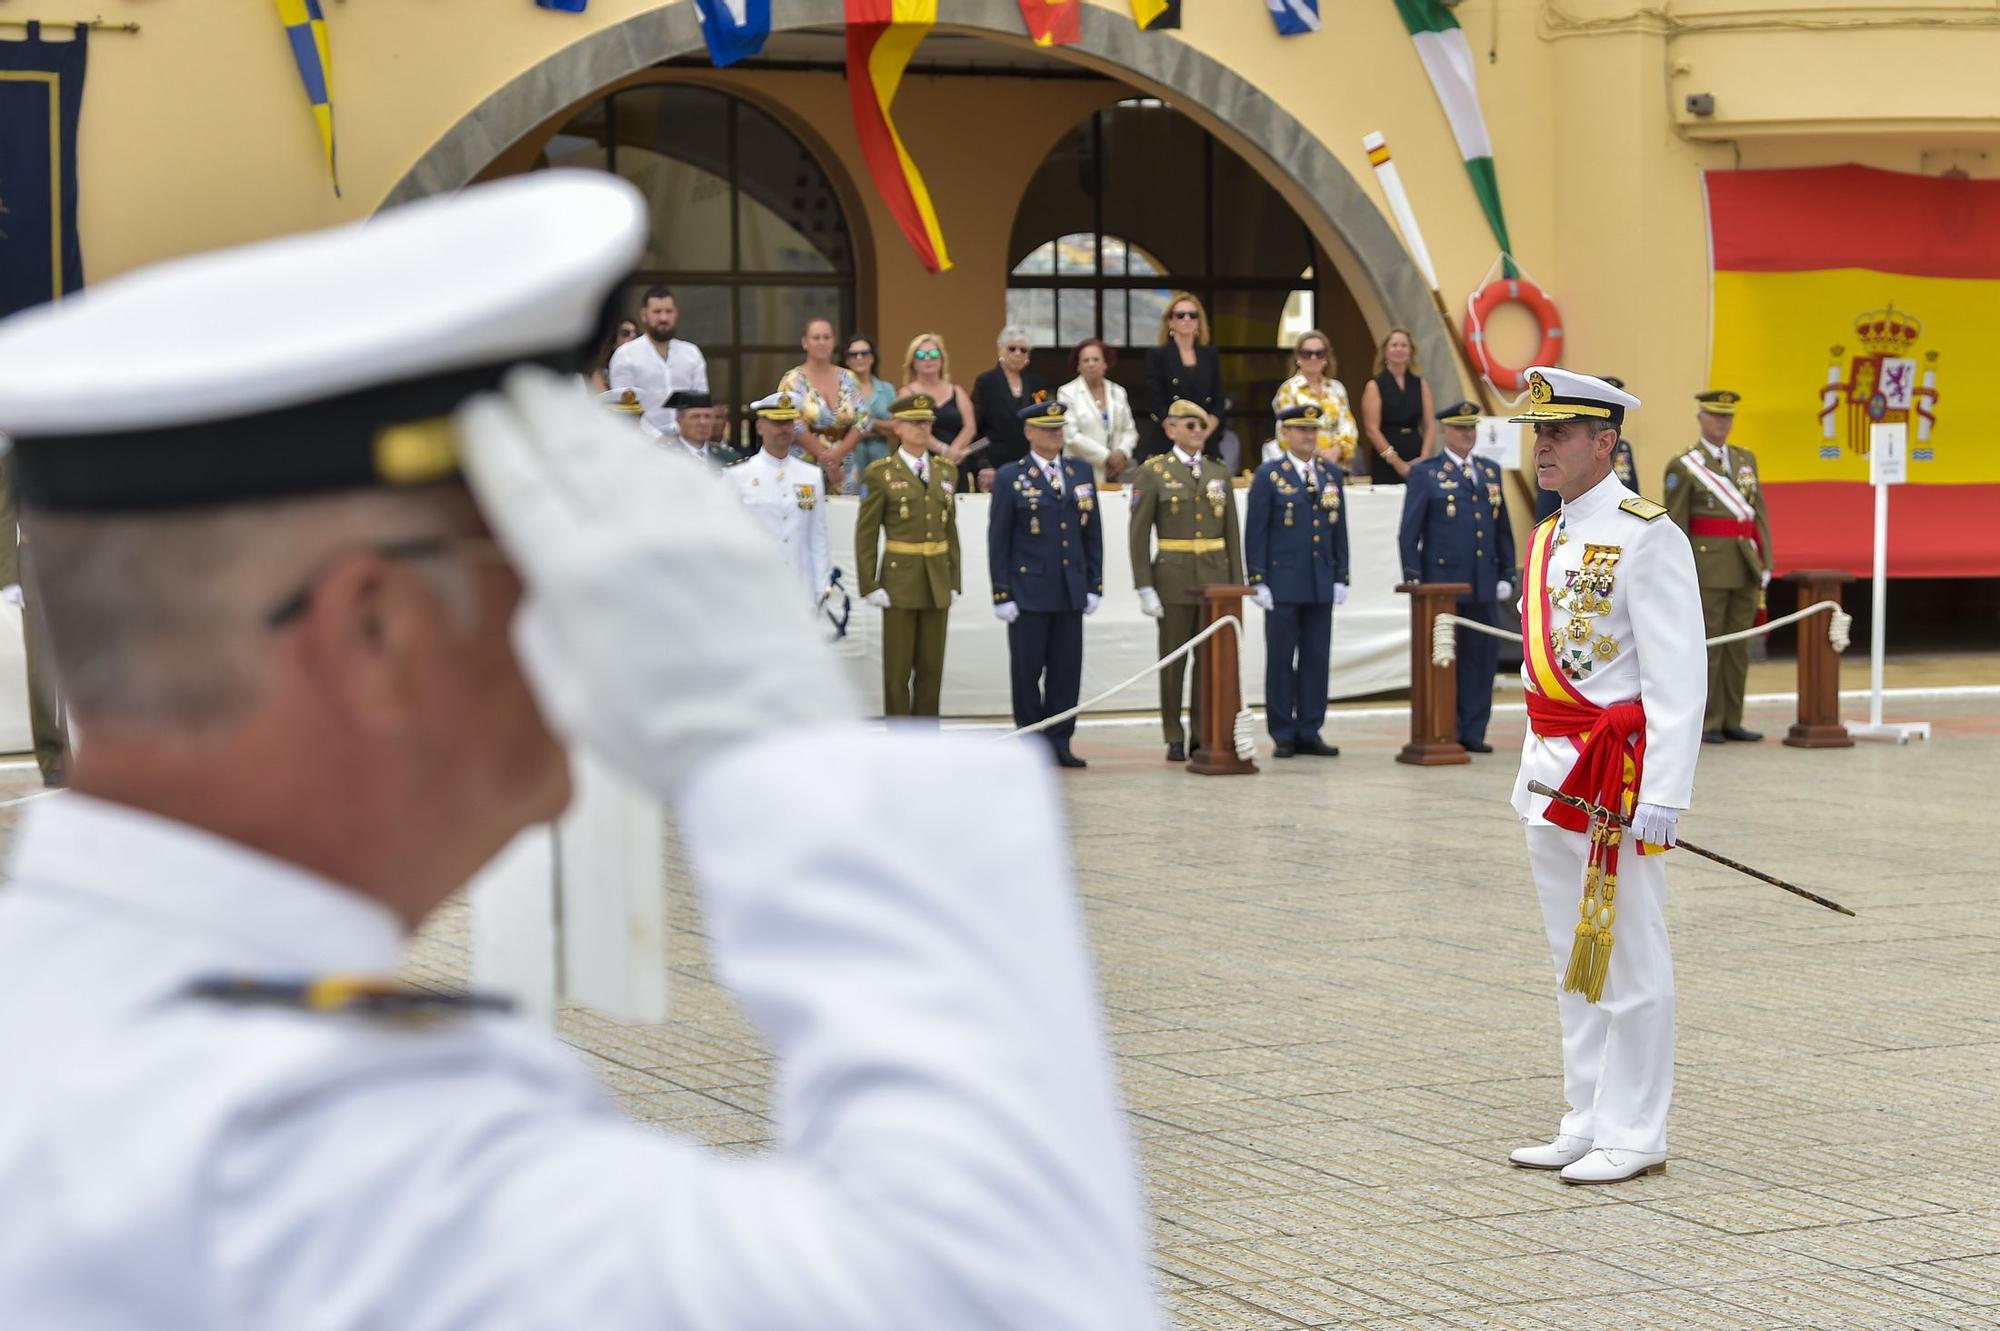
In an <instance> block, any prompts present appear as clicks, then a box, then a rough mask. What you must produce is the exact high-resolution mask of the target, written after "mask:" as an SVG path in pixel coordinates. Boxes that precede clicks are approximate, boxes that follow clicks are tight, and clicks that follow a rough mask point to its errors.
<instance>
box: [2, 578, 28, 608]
mask: <svg viewBox="0 0 2000 1331" xmlns="http://www.w3.org/2000/svg"><path fill="white" fill-rule="evenodd" d="M0 601H5V602H6V603H7V604H8V605H11V606H13V607H14V608H15V609H16V610H22V609H26V608H27V604H28V599H27V597H25V596H23V595H22V594H21V584H20V583H18V582H10V583H8V584H7V585H6V586H5V587H0Z"/></svg>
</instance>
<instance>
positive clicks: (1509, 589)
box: [1493, 578, 1514, 601]
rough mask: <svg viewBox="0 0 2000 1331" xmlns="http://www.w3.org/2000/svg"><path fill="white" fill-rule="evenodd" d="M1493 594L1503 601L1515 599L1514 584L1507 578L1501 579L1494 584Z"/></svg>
mask: <svg viewBox="0 0 2000 1331" xmlns="http://www.w3.org/2000/svg"><path fill="white" fill-rule="evenodd" d="M1493 595H1494V597H1495V599H1497V600H1501V601H1511V600H1513V599H1514V584H1513V583H1511V582H1509V581H1507V579H1505V578H1502V579H1500V581H1498V582H1496V583H1494V584H1493Z"/></svg>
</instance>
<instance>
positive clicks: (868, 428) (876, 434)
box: [840, 333, 896, 494]
mask: <svg viewBox="0 0 2000 1331" xmlns="http://www.w3.org/2000/svg"><path fill="white" fill-rule="evenodd" d="M845 347H846V350H844V351H842V352H841V353H840V363H841V364H842V366H844V367H845V368H846V370H847V372H848V373H849V374H851V375H853V376H854V382H855V383H856V384H858V385H859V386H860V388H861V400H862V401H863V402H866V403H867V404H868V424H866V425H864V426H863V427H862V428H861V442H860V443H858V444H856V445H855V446H854V452H853V453H852V454H851V455H850V456H849V457H848V459H847V475H848V484H847V487H846V488H845V489H844V490H843V491H842V493H843V494H859V493H860V492H861V485H860V478H861V477H862V476H864V475H866V474H867V472H868V464H869V463H871V462H873V461H875V460H876V459H877V458H885V457H888V456H889V449H890V447H891V446H892V445H891V441H892V440H893V439H894V437H895V433H894V432H895V423H894V422H893V421H892V420H890V418H889V407H890V405H891V404H892V403H894V402H895V400H896V390H895V389H893V388H891V387H890V386H889V381H888V380H886V379H878V378H876V377H875V359H876V358H875V339H874V338H872V337H870V336H868V334H866V333H849V334H848V335H847V341H846V343H845Z"/></svg>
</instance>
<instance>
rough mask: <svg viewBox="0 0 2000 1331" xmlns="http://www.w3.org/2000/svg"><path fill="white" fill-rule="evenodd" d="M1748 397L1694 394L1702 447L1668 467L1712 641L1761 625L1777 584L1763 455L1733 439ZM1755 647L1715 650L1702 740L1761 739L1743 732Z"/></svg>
mask: <svg viewBox="0 0 2000 1331" xmlns="http://www.w3.org/2000/svg"><path fill="white" fill-rule="evenodd" d="M1741 400H1742V398H1741V395H1739V394H1737V393H1734V392H1731V391H1730V390H1729V389H1726V388H1721V389H1716V390H1714V391H1712V392H1707V393H1697V394H1695V401H1696V403H1697V404H1698V409H1697V411H1696V412H1695V423H1696V424H1697V425H1698V426H1699V427H1700V429H1701V442H1700V443H1698V444H1696V445H1695V446H1694V447H1693V448H1690V449H1689V450H1688V451H1687V452H1685V453H1683V454H1681V455H1680V456H1679V457H1677V458H1675V459H1674V460H1673V461H1672V462H1669V463H1668V464H1667V478H1666V494H1665V496H1664V498H1665V500H1666V505H1667V516H1668V517H1670V518H1672V519H1673V520H1674V523H1675V525H1677V526H1678V527H1679V528H1680V529H1681V530H1682V531H1684V532H1686V533H1687V534H1688V540H1689V541H1690V542H1691V543H1692V544H1693V545H1694V571H1695V577H1696V579H1697V580H1698V581H1699V582H1700V583H1701V618H1702V622H1703V624H1704V626H1705V627H1706V628H1707V630H1708V636H1709V637H1711V638H1713V637H1716V636H1717V635H1719V634H1723V633H1740V632H1742V631H1743V630H1744V629H1747V628H1749V627H1750V626H1751V625H1752V624H1754V623H1756V621H1757V607H1758V606H1760V605H1762V604H1763V602H1764V588H1765V586H1766V585H1767V584H1768V583H1769V582H1770V581H1771V517H1770V514H1769V513H1768V512H1766V511H1765V508H1764V487H1763V486H1762V485H1759V484H1758V483H1757V455H1756V454H1755V453H1752V452H1751V451H1750V450H1749V449H1747V448H1739V447H1736V446H1734V445H1732V444H1731V443H1730V442H1729V430H1730V427H1731V426H1732V425H1734V424H1735V423H1736V404H1737V403H1738V402H1740V401H1741ZM1749 674H1750V643H1749V641H1748V640H1745V641H1742V642H1732V643H1727V644H1725V645H1723V646H1721V647H1711V648H1709V649H1708V711H1707V714H1706V715H1704V716H1703V717H1702V726H1701V742H1702V743H1704V744H1721V743H1724V742H1726V741H1728V740H1732V739H1734V740H1760V739H1762V738H1764V737H1763V736H1762V735H1760V734H1758V733H1757V732H1756V731H1754V730H1745V729H1744V728H1743V692H1744V688H1745V685H1746V683H1747V682H1748V678H1749Z"/></svg>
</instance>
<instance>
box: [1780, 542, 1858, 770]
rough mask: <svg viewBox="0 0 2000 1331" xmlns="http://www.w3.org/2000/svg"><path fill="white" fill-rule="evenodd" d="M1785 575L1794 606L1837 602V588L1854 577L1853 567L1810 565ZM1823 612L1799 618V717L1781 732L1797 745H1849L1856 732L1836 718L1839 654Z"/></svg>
mask: <svg viewBox="0 0 2000 1331" xmlns="http://www.w3.org/2000/svg"><path fill="white" fill-rule="evenodd" d="M1785 581H1786V582H1789V583H1791V584H1792V585H1793V586H1794V587H1796V588H1798V592H1799V604H1798V608H1799V609H1801V610H1803V609H1805V608H1806V607H1807V606H1809V605H1816V604H1818V603H1819V602H1821V601H1832V602H1833V603H1834V604H1835V605H1839V604H1840V589H1841V588H1842V587H1843V586H1845V585H1846V584H1847V583H1850V582H1853V581H1854V575H1853V574H1851V573H1841V572H1838V571H1836V570H1834V569H1824V568H1809V569H1799V570H1798V571H1797V572H1794V573H1787V574H1786V575H1785ZM1826 621H1827V616H1825V615H1814V616H1812V617H1811V618H1810V619H1802V620H1800V621H1799V624H1798V637H1799V719H1798V720H1797V721H1795V722H1794V723H1793V724H1792V728H1791V729H1790V730H1789V731H1787V732H1785V743H1786V744H1789V745H1790V746H1791V747H1793V748H1795V749H1851V748H1853V747H1854V737H1853V736H1852V735H1850V734H1848V733H1847V727H1846V726H1844V725H1842V724H1841V723H1840V654H1839V653H1838V652H1836V651H1834V650H1833V644H1832V643H1831V642H1829V641H1827V636H1826Z"/></svg>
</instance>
